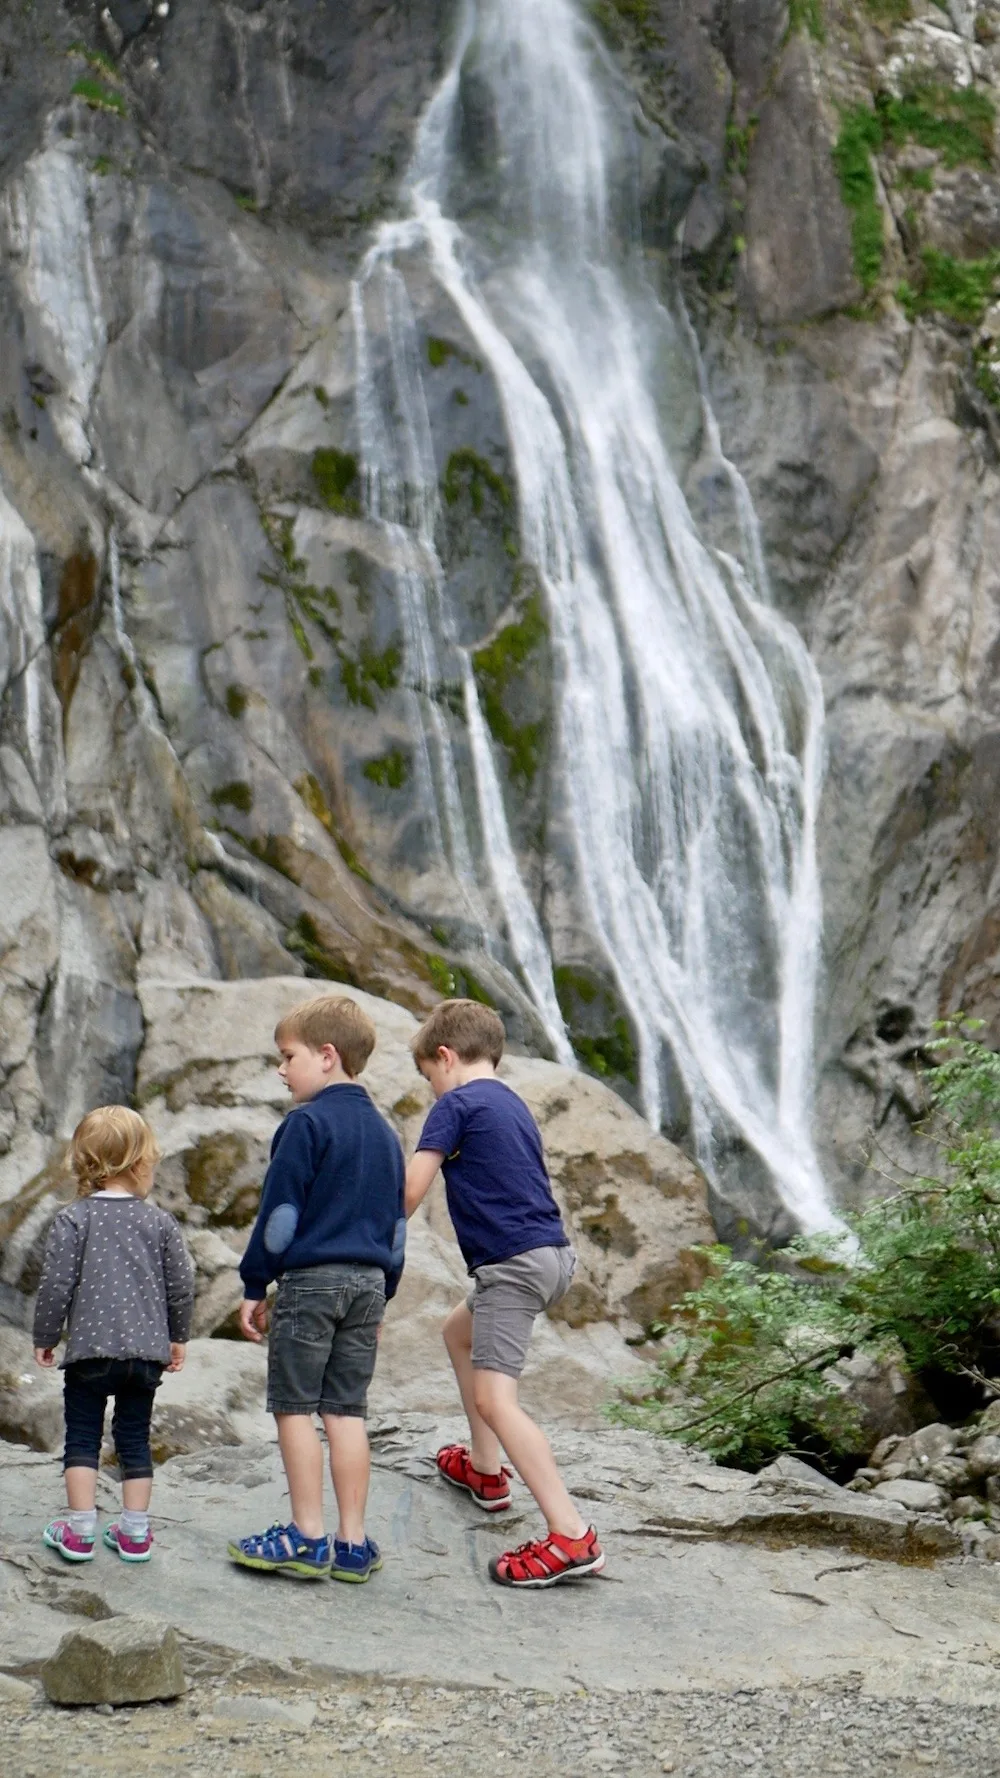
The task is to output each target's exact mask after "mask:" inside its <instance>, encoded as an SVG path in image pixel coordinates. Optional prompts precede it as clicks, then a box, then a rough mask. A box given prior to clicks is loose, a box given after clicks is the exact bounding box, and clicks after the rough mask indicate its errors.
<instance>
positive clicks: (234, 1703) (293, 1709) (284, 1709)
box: [212, 1695, 316, 1729]
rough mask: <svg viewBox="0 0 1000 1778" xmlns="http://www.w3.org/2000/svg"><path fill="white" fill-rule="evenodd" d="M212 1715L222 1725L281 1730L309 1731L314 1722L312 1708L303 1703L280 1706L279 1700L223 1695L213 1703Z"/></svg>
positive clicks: (314, 1713) (313, 1705)
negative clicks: (263, 1725)
mask: <svg viewBox="0 0 1000 1778" xmlns="http://www.w3.org/2000/svg"><path fill="white" fill-rule="evenodd" d="M212 1715H213V1716H214V1717H217V1718H218V1719H219V1720H220V1721H223V1722H240V1723H250V1724H257V1723H276V1724H278V1725H280V1727H282V1728H291V1729H310V1728H312V1725H313V1723H314V1722H315V1720H316V1705H315V1704H313V1703H309V1702H307V1701H306V1702H301V1703H284V1702H283V1701H282V1700H281V1699H279V1698H255V1697H244V1696H238V1697H226V1696H225V1695H223V1696H222V1697H220V1698H216V1699H214V1700H213V1703H212Z"/></svg>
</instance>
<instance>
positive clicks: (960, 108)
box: [876, 82, 996, 167]
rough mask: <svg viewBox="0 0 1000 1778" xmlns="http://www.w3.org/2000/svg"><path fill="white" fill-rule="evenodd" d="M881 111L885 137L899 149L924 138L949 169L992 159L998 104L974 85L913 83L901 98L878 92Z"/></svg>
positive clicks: (925, 145) (923, 144)
mask: <svg viewBox="0 0 1000 1778" xmlns="http://www.w3.org/2000/svg"><path fill="white" fill-rule="evenodd" d="M876 111H877V114H878V117H879V121H880V123H881V126H882V136H883V140H884V141H886V142H892V143H893V144H895V145H896V146H897V147H898V146H899V145H901V144H902V143H904V142H919V144H920V146H921V147H922V148H931V149H933V150H935V152H936V153H938V154H940V156H941V159H942V160H943V161H944V164H945V166H946V167H957V166H963V165H965V166H974V167H990V166H991V165H992V163H993V130H994V125H995V122H996V107H995V106H994V104H993V101H992V99H990V98H989V97H988V96H987V94H986V93H983V92H979V91H978V90H977V89H976V88H975V87H949V86H943V85H941V84H940V83H935V82H924V83H919V84H914V85H913V86H912V87H910V88H908V89H907V90H906V91H905V92H904V93H903V95H902V97H901V98H899V99H896V98H893V97H892V96H891V95H890V94H887V93H881V94H879V97H878V99H877V100H876Z"/></svg>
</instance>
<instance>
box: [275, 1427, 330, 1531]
mask: <svg viewBox="0 0 1000 1778" xmlns="http://www.w3.org/2000/svg"><path fill="white" fill-rule="evenodd" d="M274 1418H275V1420H276V1421H277V1423H278V1444H279V1446H280V1448H281V1461H282V1463H283V1464H284V1466H285V1475H286V1476H287V1477H288V1493H289V1498H290V1500H291V1506H292V1521H293V1523H294V1524H296V1525H297V1526H298V1528H299V1530H300V1531H301V1532H302V1533H303V1535H304V1536H305V1537H322V1535H323V1446H322V1445H321V1444H320V1439H319V1433H318V1432H317V1431H316V1428H315V1426H314V1425H313V1420H312V1415H311V1414H275V1416H274Z"/></svg>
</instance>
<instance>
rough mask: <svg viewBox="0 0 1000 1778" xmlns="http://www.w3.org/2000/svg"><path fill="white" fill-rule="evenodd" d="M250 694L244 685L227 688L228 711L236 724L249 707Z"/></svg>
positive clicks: (228, 686)
mask: <svg viewBox="0 0 1000 1778" xmlns="http://www.w3.org/2000/svg"><path fill="white" fill-rule="evenodd" d="M248 698H249V693H248V692H247V691H246V689H245V687H244V686H242V685H227V686H226V709H227V710H228V711H229V714H230V716H231V717H232V718H233V721H234V722H238V721H239V719H240V717H241V716H242V715H243V712H244V710H245V709H246V707H247V701H248Z"/></svg>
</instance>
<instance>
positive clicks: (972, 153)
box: [833, 82, 995, 313]
mask: <svg viewBox="0 0 1000 1778" xmlns="http://www.w3.org/2000/svg"><path fill="white" fill-rule="evenodd" d="M994 122H995V108H994V105H993V102H992V100H991V99H989V98H988V97H987V96H986V95H985V94H984V93H981V92H977V91H975V90H974V89H972V88H967V89H960V88H957V87H946V86H941V85H938V84H935V83H933V82H923V83H917V84H915V85H914V86H912V87H911V88H909V89H908V90H907V91H906V92H904V94H903V95H902V97H901V98H899V99H896V98H894V97H893V96H892V95H891V94H888V93H881V94H880V95H879V97H878V99H877V100H876V103H875V108H874V110H871V109H870V108H869V107H868V106H867V105H852V106H850V107H848V108H847V109H845V110H844V111H843V112H842V113H841V128H840V135H839V137H838V138H837V143H836V146H835V148H834V151H833V158H834V163H835V165H836V168H837V172H838V175H839V177H840V189H841V193H842V195H843V199H844V202H845V204H846V205H847V207H848V209H849V210H850V211H851V237H852V241H853V245H854V266H855V270H856V272H857V275H858V278H859V280H860V282H861V285H862V288H863V289H864V290H865V291H866V292H868V291H870V290H871V289H872V288H873V287H874V285H875V284H876V283H877V282H878V278H879V275H880V273H881V270H882V259H883V252H884V246H885V242H884V237H883V225H882V212H881V209H880V207H879V201H878V192H877V189H876V184H875V173H874V169H873V167H872V155H874V154H877V153H879V152H880V150H882V149H885V148H887V147H889V146H893V147H897V148H898V147H901V146H902V145H903V144H904V143H906V142H918V143H919V144H920V145H921V147H923V148H930V149H933V150H934V152H935V153H936V154H939V155H940V156H941V159H942V161H943V162H944V164H945V166H947V167H955V166H959V165H969V166H977V167H989V166H991V165H992V160H993V128H994ZM903 177H904V178H905V179H906V180H907V182H908V183H909V184H910V185H912V186H914V187H915V188H916V189H918V190H924V191H929V190H930V189H931V188H932V184H933V177H932V175H931V173H930V170H929V169H926V168H925V169H923V170H922V171H920V172H916V173H912V174H904V175H903ZM925 257H926V256H925ZM938 257H941V256H938ZM952 263H955V262H952ZM971 263H985V262H971ZM924 281H925V282H926V277H925V280H924ZM906 288H909V287H908V286H907V287H906ZM918 296H919V292H918ZM903 300H904V301H905V300H906V299H905V298H904V299H903ZM930 306H937V307H944V308H945V310H946V312H948V313H954V312H955V311H954V310H953V309H951V308H948V306H947V304H941V303H936V304H931V305H930Z"/></svg>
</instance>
